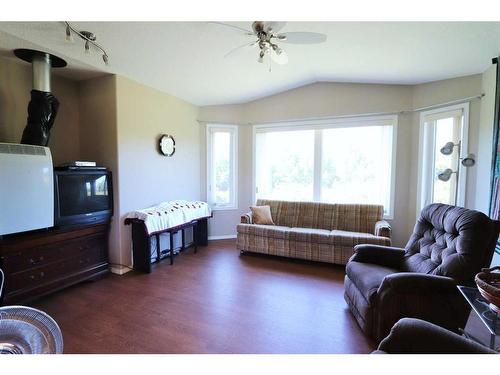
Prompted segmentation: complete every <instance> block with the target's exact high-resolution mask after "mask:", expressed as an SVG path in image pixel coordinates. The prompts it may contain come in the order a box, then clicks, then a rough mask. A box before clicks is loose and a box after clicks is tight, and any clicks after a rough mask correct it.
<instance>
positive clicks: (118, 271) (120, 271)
mask: <svg viewBox="0 0 500 375" xmlns="http://www.w3.org/2000/svg"><path fill="white" fill-rule="evenodd" d="M110 270H111V273H114V274H116V275H123V274H125V273H127V272H129V271H132V270H131V269H130V268H128V267H124V266H111V269H110Z"/></svg>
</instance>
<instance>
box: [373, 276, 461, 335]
mask: <svg viewBox="0 0 500 375" xmlns="http://www.w3.org/2000/svg"><path fill="white" fill-rule="evenodd" d="M375 303H376V304H377V312H376V316H375V320H376V321H377V325H376V329H375V332H374V334H375V337H376V340H377V341H379V340H382V339H383V338H384V337H385V336H387V334H388V333H389V331H390V329H391V328H392V326H393V325H394V324H395V323H396V322H397V321H398V320H399V319H401V318H405V317H409V318H418V319H422V320H426V321H428V322H431V323H434V324H437V325H439V326H441V327H444V328H446V329H448V330H450V331H453V332H458V331H459V329H460V328H464V326H465V323H466V322H467V318H468V316H469V313H470V307H469V305H468V304H467V302H465V300H464V298H463V297H462V296H461V294H460V292H459V291H458V289H457V286H456V282H455V280H453V279H452V278H449V277H444V276H435V275H428V274H424V273H416V272H399V273H394V274H391V275H387V276H386V277H385V278H384V280H383V281H382V283H381V284H380V286H379V288H378V290H377V294H376V302H375Z"/></svg>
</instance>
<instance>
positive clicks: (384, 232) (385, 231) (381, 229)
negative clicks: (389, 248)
mask: <svg viewBox="0 0 500 375" xmlns="http://www.w3.org/2000/svg"><path fill="white" fill-rule="evenodd" d="M391 231H392V227H391V224H389V223H388V222H387V221H385V220H379V221H377V222H376V223H375V231H374V234H375V236H379V237H387V238H391Z"/></svg>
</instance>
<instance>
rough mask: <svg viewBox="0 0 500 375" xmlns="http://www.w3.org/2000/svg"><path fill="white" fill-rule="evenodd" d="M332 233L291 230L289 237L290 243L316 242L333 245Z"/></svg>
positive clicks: (301, 229)
mask: <svg viewBox="0 0 500 375" xmlns="http://www.w3.org/2000/svg"><path fill="white" fill-rule="evenodd" d="M330 233H331V232H330V231H329V230H326V229H314V228H290V230H289V232H288V235H289V239H290V241H301V242H314V243H325V244H331V243H332V236H331V235H330Z"/></svg>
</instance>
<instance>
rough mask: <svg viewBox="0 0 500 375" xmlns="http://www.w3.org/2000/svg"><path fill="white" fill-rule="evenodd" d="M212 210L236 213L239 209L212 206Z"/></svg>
mask: <svg viewBox="0 0 500 375" xmlns="http://www.w3.org/2000/svg"><path fill="white" fill-rule="evenodd" d="M210 208H211V209H212V211H236V210H238V207H236V206H224V207H220V206H219V207H217V206H211V207H210Z"/></svg>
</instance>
